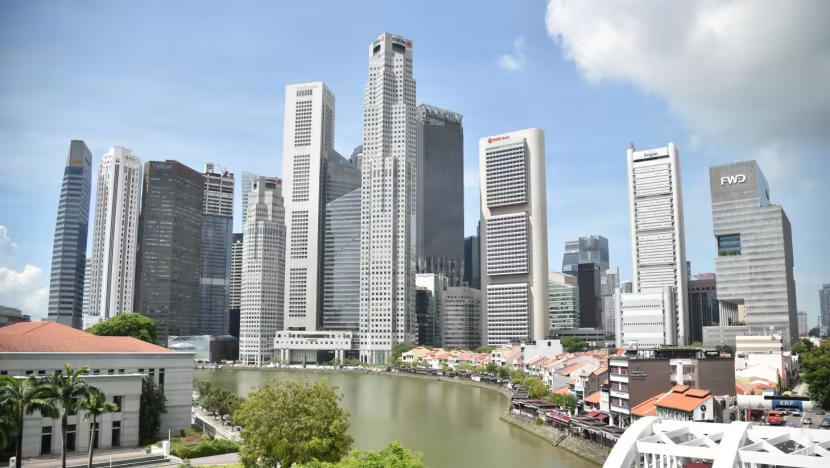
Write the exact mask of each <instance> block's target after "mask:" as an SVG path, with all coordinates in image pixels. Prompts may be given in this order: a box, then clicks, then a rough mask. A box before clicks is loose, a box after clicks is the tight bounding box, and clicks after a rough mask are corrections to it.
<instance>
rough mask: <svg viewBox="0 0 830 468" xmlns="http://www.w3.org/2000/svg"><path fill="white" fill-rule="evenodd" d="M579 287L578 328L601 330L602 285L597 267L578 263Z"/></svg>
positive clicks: (592, 264)
mask: <svg viewBox="0 0 830 468" xmlns="http://www.w3.org/2000/svg"><path fill="white" fill-rule="evenodd" d="M576 275H577V276H576V278H577V284H578V285H579V328H602V294H601V292H602V291H601V288H602V283H601V281H600V275H599V265H597V264H596V263H580V264H579V265H577V273H576Z"/></svg>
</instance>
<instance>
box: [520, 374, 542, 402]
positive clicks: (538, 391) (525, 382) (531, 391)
mask: <svg viewBox="0 0 830 468" xmlns="http://www.w3.org/2000/svg"><path fill="white" fill-rule="evenodd" d="M513 383H514V384H519V385H521V386H522V388H524V389H525V390H527V394H528V396H530V398H532V399H534V400H541V399H544V398H545V397H546V396H548V394H549V393H550V388H548V386H547V385H545V383H544V382H542V379H540V378H539V377H533V376H529V377H523V378H521V379H513Z"/></svg>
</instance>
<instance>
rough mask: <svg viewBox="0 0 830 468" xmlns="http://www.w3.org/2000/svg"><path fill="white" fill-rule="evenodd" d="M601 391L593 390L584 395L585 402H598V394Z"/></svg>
mask: <svg viewBox="0 0 830 468" xmlns="http://www.w3.org/2000/svg"><path fill="white" fill-rule="evenodd" d="M600 393H602V392H594V393H592V394H590V395H588V396H586V397H585V400H584V401H585V403H599V396H600Z"/></svg>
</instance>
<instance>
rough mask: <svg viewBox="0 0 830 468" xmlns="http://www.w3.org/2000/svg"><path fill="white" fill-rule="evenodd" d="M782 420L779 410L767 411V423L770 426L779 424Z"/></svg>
mask: <svg viewBox="0 0 830 468" xmlns="http://www.w3.org/2000/svg"><path fill="white" fill-rule="evenodd" d="M783 422H784V421H783V419H782V418H781V412H780V411H769V412H767V424H769V425H770V426H780V425H781V424H782V423H783Z"/></svg>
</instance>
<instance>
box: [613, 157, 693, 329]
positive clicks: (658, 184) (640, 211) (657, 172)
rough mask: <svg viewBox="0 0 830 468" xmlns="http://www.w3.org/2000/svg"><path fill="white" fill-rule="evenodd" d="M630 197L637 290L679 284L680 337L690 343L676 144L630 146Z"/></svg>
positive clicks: (678, 162) (657, 289)
mask: <svg viewBox="0 0 830 468" xmlns="http://www.w3.org/2000/svg"><path fill="white" fill-rule="evenodd" d="M627 159H628V200H629V209H630V216H631V257H632V259H631V264H632V266H633V268H634V271H633V274H634V280H633V290H634V293H640V292H646V291H650V290H656V291H658V292H659V291H660V290H662V288H663V286H667V285H668V286H672V287H674V288H675V291H674V297H675V299H676V301H675V304H676V307H677V314H676V315H677V317H676V320H675V323H676V324H677V339H676V342H677V344H679V345H688V344H689V336H688V335H689V311H688V306H687V304H686V301H687V300H688V297H687V295H686V286H687V285H686V282H687V277H686V236H685V230H684V225H683V190H682V187H681V178H680V156H679V153H678V151H677V147H676V146H675V145H674V143H669V145H668V146H667V147H665V148H657V149H650V150H645V151H635V150H634V148H633V147H631V148H629V149H628V154H627Z"/></svg>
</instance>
